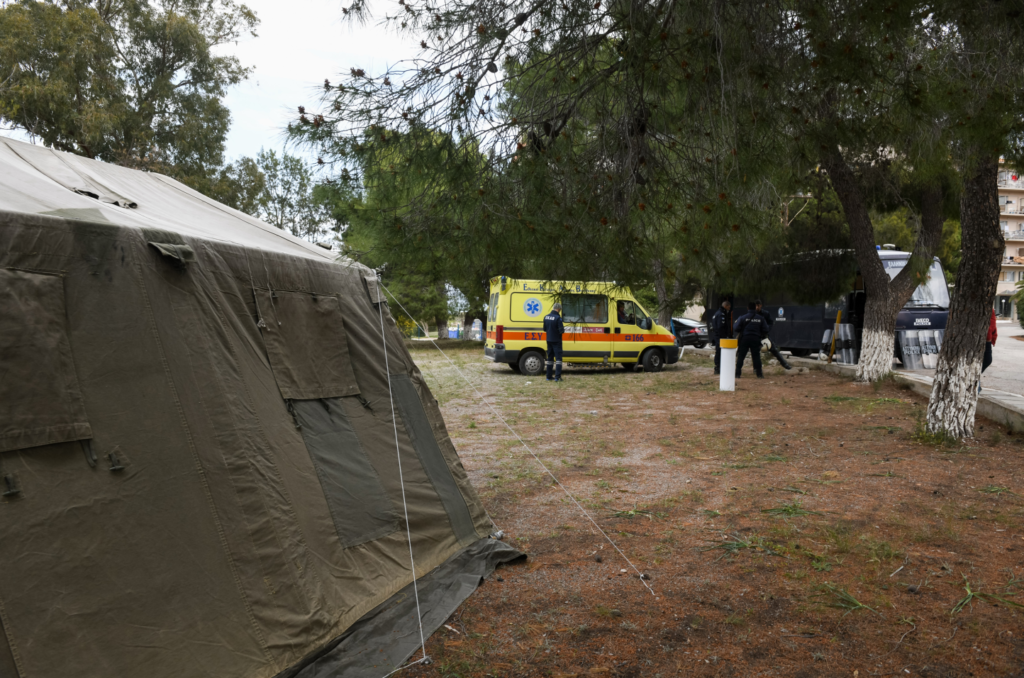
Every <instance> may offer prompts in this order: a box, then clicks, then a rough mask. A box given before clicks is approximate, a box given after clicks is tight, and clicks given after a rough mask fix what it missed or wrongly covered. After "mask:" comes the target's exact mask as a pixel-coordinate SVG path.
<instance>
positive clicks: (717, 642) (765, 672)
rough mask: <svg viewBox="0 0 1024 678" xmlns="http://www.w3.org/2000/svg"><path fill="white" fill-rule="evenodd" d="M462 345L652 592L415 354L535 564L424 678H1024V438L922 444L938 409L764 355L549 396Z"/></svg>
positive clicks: (451, 373)
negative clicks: (724, 371)
mask: <svg viewBox="0 0 1024 678" xmlns="http://www.w3.org/2000/svg"><path fill="white" fill-rule="evenodd" d="M445 350H446V351H447V352H448V354H449V355H450V356H451V357H452V359H453V360H454V362H455V363H456V365H458V367H459V369H461V370H462V371H463V372H464V373H465V374H466V375H467V376H468V378H469V379H470V381H472V382H473V384H474V385H475V386H476V388H477V389H479V391H480V392H481V393H482V394H483V395H484V396H486V398H487V399H488V400H489V401H490V402H491V403H493V404H494V406H495V407H496V408H497V410H498V411H499V412H500V413H501V414H502V416H503V417H505V418H506V419H507V421H508V422H509V424H510V425H511V426H512V427H514V428H515V430H516V431H517V432H518V433H519V434H520V435H521V436H522V438H523V440H524V441H525V442H526V443H527V444H528V445H529V446H530V447H531V448H532V450H533V451H534V452H535V453H536V454H537V455H538V456H539V457H540V459H541V460H542V461H543V462H544V464H545V465H547V467H548V468H549V469H550V470H551V472H552V473H553V474H554V475H555V476H556V477H557V478H558V480H559V481H560V483H561V484H562V486H564V488H565V489H566V490H567V491H568V492H570V493H571V494H572V495H573V497H575V498H576V499H577V500H578V501H579V503H580V504H581V505H582V506H583V507H584V508H585V509H586V510H587V512H589V514H590V515H591V516H593V518H594V520H595V522H596V525H598V526H600V529H601V530H603V531H604V532H605V533H606V534H607V535H608V536H609V537H610V538H611V540H613V541H614V542H615V544H616V545H617V546H618V548H619V549H621V550H622V552H623V553H624V554H625V556H628V558H629V560H630V561H632V563H633V564H634V565H635V566H636V568H638V570H639V572H641V573H643V575H644V576H645V579H644V580H641V578H640V576H639V575H638V574H637V572H636V571H634V570H633V569H632V567H631V566H630V565H629V564H628V563H627V561H626V559H625V557H624V556H623V555H620V554H619V553H617V552H616V550H615V548H614V547H613V546H612V545H611V544H610V543H609V542H608V541H606V540H605V539H604V538H603V537H602V536H601V534H600V533H599V532H598V531H597V529H596V528H595V525H594V524H592V523H591V522H590V521H589V520H588V519H587V518H586V517H585V516H584V515H583V514H582V512H581V511H580V509H578V508H577V507H576V506H575V505H574V504H573V503H572V502H571V501H570V500H569V498H568V497H567V495H566V492H565V491H563V489H561V488H560V487H559V486H558V485H557V484H555V483H554V482H553V481H552V479H551V477H550V476H548V475H547V474H545V473H544V471H543V469H542V468H541V467H540V465H539V464H538V462H537V461H536V460H534V458H533V457H532V456H531V455H530V453H529V452H528V451H527V450H526V449H524V447H523V445H522V444H520V443H519V442H518V441H517V440H516V439H515V438H514V437H513V436H512V435H511V434H510V433H509V431H508V429H507V428H505V426H504V425H503V424H502V423H501V422H500V420H499V419H498V418H497V417H496V416H495V415H494V414H492V413H491V412H490V411H489V410H488V409H487V407H486V406H485V405H484V404H483V402H482V401H481V398H480V397H479V396H478V395H477V394H476V393H475V392H474V391H473V389H472V388H471V387H470V386H468V385H467V384H466V383H465V382H464V381H463V380H462V378H461V377H460V376H459V375H458V373H457V372H456V370H455V369H454V368H453V367H451V366H450V365H449V363H448V362H447V361H446V360H445V359H444V358H443V357H442V356H441V355H440V354H439V353H438V352H437V351H436V350H435V349H434V348H433V347H432V346H431V345H430V344H422V343H417V344H416V345H415V346H414V347H413V351H414V355H415V357H416V360H417V363H418V364H419V366H420V368H421V370H422V371H423V373H424V376H425V377H426V379H427V380H428V382H429V383H430V385H431V388H432V389H433V391H434V394H435V396H436V397H437V398H438V401H439V402H440V404H441V408H442V411H443V412H444V415H445V419H446V421H447V423H448V430H449V432H450V434H451V436H452V439H453V440H454V442H455V445H456V447H457V449H458V450H459V453H460V454H461V456H462V460H463V463H464V464H465V466H466V469H467V470H468V472H469V474H470V477H471V479H472V481H473V483H474V485H475V487H476V488H477V489H478V491H479V493H480V495H481V497H482V499H483V501H484V504H485V505H486V507H487V509H488V511H489V512H490V514H491V516H492V518H493V519H494V521H495V523H496V524H497V525H498V526H499V527H500V528H501V529H503V530H504V531H505V533H506V534H507V537H506V539H507V541H508V542H509V543H511V544H513V545H515V546H517V547H518V548H520V549H521V550H523V551H525V552H526V553H527V554H528V555H529V558H528V560H527V561H526V562H525V563H523V564H521V565H513V566H508V567H502V568H500V569H499V570H497V571H496V572H495V574H494V575H493V576H492V577H490V578H489V579H488V580H487V581H486V582H485V583H484V585H483V586H481V588H480V589H479V590H478V591H477V592H476V593H475V594H474V595H473V596H471V597H470V598H469V600H467V601H466V603H465V604H464V605H463V606H462V607H461V608H460V609H459V610H458V611H457V612H456V613H455V614H454V615H453V616H452V617H451V619H449V620H448V626H449V627H450V629H449V628H445V627H442V628H441V629H440V630H439V631H438V632H437V633H435V634H434V635H433V637H432V638H431V639H430V640H429V641H428V645H427V650H428V653H429V655H430V656H431V657H432V659H433V664H431V665H429V666H417V667H414V668H411V669H409V670H407V671H405V672H403V673H405V674H406V675H413V676H562V677H567V676H590V675H608V676H653V677H657V676H670V675H696V676H794V677H796V676H799V677H803V678H808V677H811V676H892V675H900V676H908V675H910V676H931V677H952V676H1013V675H1017V676H1024V607H1022V606H1024V482H1022V478H1024V475H1022V469H1024V465H1022V458H1024V436H1019V435H1018V436H1013V435H1010V434H1008V433H1007V431H1006V430H1005V429H1000V428H999V427H998V426H996V425H995V424H993V423H992V422H989V421H983V420H979V424H980V425H979V426H978V438H977V439H975V440H971V441H967V442H964V443H953V444H950V443H948V442H946V443H944V442H943V441H940V440H935V439H932V438H930V437H929V436H927V435H926V434H923V433H922V430H921V427H920V421H921V419H922V417H923V415H924V412H925V407H926V402H925V400H924V399H923V398H921V397H919V396H916V395H914V394H912V393H911V392H909V391H907V390H902V389H900V388H899V387H898V386H897V385H895V384H894V383H885V384H882V385H880V386H878V387H872V386H862V385H857V384H854V383H852V382H851V381H849V380H846V379H843V378H841V377H838V376H834V375H831V374H828V373H825V372H820V371H810V372H808V371H801V372H800V373H797V370H793V371H792V372H788V373H787V372H784V371H783V370H782V369H781V368H780V367H769V368H766V371H765V376H766V378H765V379H763V380H758V379H755V378H753V375H752V374H751V373H750V367H749V364H748V366H747V370H746V371H745V374H744V378H743V379H741V380H739V381H738V382H737V389H738V390H737V391H736V392H735V393H722V392H719V391H718V390H717V381H716V380H715V378H714V376H713V374H712V369H711V363H710V361H709V360H708V359H706V358H702V357H693V358H689V357H688V358H687V359H685V360H684V362H682V363H679V364H677V365H672V366H668V367H666V369H665V370H664V371H663V372H661V373H657V374H643V373H634V372H627V371H624V370H622V369H621V368H618V367H609V368H569V369H568V370H567V372H566V375H565V381H564V382H563V383H561V384H552V383H547V382H546V381H545V380H544V379H543V377H541V378H539V379H538V378H529V377H524V376H522V375H519V374H515V373H513V372H512V371H511V370H510V369H509V368H508V367H507V366H505V365H494V364H491V363H489V362H487V361H485V360H484V358H483V355H482V353H483V351H482V349H481V348H479V347H478V345H474V346H473V347H471V348H458V347H457V344H455V343H452V344H449V345H448V346H447V347H446V348H445ZM647 586H649V587H650V589H648V588H647ZM969 592H974V595H973V597H971V596H969ZM965 598H968V600H966V601H964V599H965Z"/></svg>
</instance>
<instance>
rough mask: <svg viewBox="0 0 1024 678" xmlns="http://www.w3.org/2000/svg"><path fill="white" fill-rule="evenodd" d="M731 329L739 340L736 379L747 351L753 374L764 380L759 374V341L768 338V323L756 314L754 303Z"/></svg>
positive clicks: (761, 374) (750, 304) (738, 376)
mask: <svg viewBox="0 0 1024 678" xmlns="http://www.w3.org/2000/svg"><path fill="white" fill-rule="evenodd" d="M732 329H733V330H734V331H735V332H736V333H737V334H738V335H739V339H740V341H739V353H738V354H737V355H736V378H737V379H739V378H740V371H741V370H742V369H743V361H744V360H746V359H747V351H750V354H751V355H750V359H751V361H752V362H753V363H754V374H756V375H757V378H758V379H764V374H763V373H762V372H761V340H762V339H764V338H765V337H767V336H768V323H766V322H765V321H764V317H763V316H761V314H760V313H758V312H757V304H756V303H754V302H753V301H751V302H750V303H748V304H747V314H746V315H744V316H741V317H740V318H739V319H737V320H736V323H735V324H734V325H733V327H732Z"/></svg>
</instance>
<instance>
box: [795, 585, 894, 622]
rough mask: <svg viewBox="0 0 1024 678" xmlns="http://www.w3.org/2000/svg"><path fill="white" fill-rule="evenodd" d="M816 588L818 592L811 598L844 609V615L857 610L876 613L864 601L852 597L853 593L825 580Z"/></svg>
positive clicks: (828, 605) (826, 605)
mask: <svg viewBox="0 0 1024 678" xmlns="http://www.w3.org/2000/svg"><path fill="white" fill-rule="evenodd" d="M816 590H817V591H818V593H815V594H813V595H812V596H811V597H812V598H818V599H820V601H821V603H822V605H824V606H825V607H832V608H835V609H837V610H846V612H844V613H843V616H844V617H845V616H846V615H848V614H850V613H851V612H856V611H857V610H870V611H871V612H874V613H875V614H878V612H877V611H876V610H875V609H874V608H872V607H868V606H867V605H865V604H864V603H862V602H860V601H859V600H857V599H856V598H854V597H853V594H851V593H850V592H849V591H847V590H846V589H845V588H843V587H841V586H835V585H833V584H830V583H829V582H825V583H824V584H821V585H819V586H818V587H817V589H816ZM879 616H881V615H879Z"/></svg>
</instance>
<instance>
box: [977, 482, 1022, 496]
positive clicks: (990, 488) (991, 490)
mask: <svg viewBox="0 0 1024 678" xmlns="http://www.w3.org/2000/svg"><path fill="white" fill-rule="evenodd" d="M978 492H984V493H985V494H994V495H996V496H998V495H1002V494H1016V493H1015V492H1013V491H1012V490H1010V488H1008V487H1004V486H1002V485H986V486H985V487H982V488H981V489H979V490H978Z"/></svg>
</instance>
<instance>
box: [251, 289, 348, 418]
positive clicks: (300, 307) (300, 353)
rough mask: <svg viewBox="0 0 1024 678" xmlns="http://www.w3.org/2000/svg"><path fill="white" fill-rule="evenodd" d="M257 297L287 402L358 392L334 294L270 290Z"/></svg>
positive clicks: (276, 374) (272, 362)
mask: <svg viewBox="0 0 1024 678" xmlns="http://www.w3.org/2000/svg"><path fill="white" fill-rule="evenodd" d="M257 296H258V298H259V310H260V313H261V314H262V316H263V320H264V324H265V325H266V327H264V328H263V340H264V342H265V343H266V346H267V357H268V358H269V359H270V365H271V367H272V368H273V370H274V378H275V379H276V380H277V386H278V388H279V389H280V390H281V396H282V397H283V398H284V399H285V400H315V399H317V398H340V397H344V396H351V395H356V394H358V393H359V385H358V384H356V377H355V373H354V372H353V371H352V361H351V358H350V357H349V352H348V338H347V334H346V332H345V323H344V322H343V320H342V315H341V302H340V300H339V299H338V298H337V297H334V296H318V295H315V294H308V293H305V292H275V291H268V290H261V291H260V292H258V293H257Z"/></svg>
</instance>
